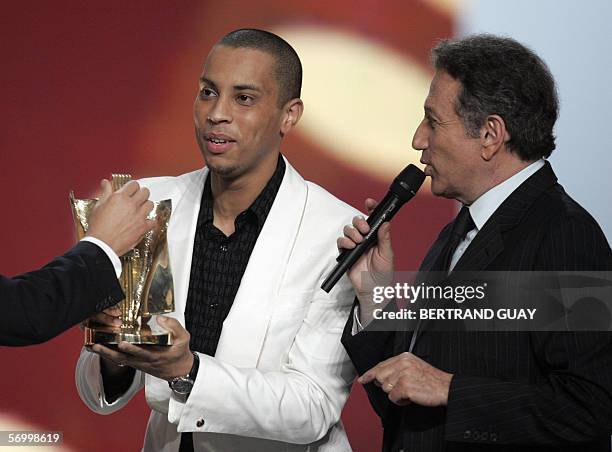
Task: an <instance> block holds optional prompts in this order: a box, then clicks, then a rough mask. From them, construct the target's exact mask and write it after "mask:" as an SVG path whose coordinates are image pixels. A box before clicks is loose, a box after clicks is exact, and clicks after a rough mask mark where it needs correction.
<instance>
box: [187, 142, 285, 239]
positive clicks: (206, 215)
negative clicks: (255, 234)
mask: <svg viewBox="0 0 612 452" xmlns="http://www.w3.org/2000/svg"><path fill="white" fill-rule="evenodd" d="M285 167H286V165H285V160H284V159H283V156H282V155H280V154H279V155H278V162H277V164H276V170H275V171H274V174H272V177H271V178H270V180H269V181H268V183H267V184H266V186H265V187H264V189H263V190H262V191H261V193H259V195H258V196H257V198H255V201H253V203H252V204H251V205H250V206H249V208H248V209H246V210H245V211H244V212H241V213H240V214H239V215H238V216H237V217H236V223H235V224H236V230H238V227H239V226H240V224H242V223H243V222H244V221H253V222H255V224H256V225H257V227H258V229H260V230H261V228H262V227H263V225H264V223H265V222H266V218H267V217H268V214H269V213H270V209H271V208H272V204H273V203H274V199H275V198H276V194H277V193H278V189H279V188H280V185H281V182H282V181H283V177H284V175H285ZM210 179H211V178H210V171H209V172H208V176H207V177H206V181H205V182H204V192H203V193H202V202H201V206H200V214H199V216H198V227H199V226H201V225H203V224H207V223H211V224H212V222H213V199H212V189H211V185H210Z"/></svg>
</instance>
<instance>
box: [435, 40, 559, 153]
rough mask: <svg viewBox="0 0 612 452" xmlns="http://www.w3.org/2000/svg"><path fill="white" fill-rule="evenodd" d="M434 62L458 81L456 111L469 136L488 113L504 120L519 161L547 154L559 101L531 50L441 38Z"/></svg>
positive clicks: (509, 43) (500, 42) (552, 143)
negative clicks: (458, 90) (459, 89)
mask: <svg viewBox="0 0 612 452" xmlns="http://www.w3.org/2000/svg"><path fill="white" fill-rule="evenodd" d="M432 63H433V65H434V67H435V69H436V70H437V71H444V72H446V73H447V74H449V75H450V76H451V77H453V78H454V79H455V80H458V81H459V82H461V91H460V92H459V94H458V96H457V103H456V105H455V110H456V112H457V114H458V115H459V117H461V118H462V120H463V124H464V126H465V128H466V130H467V131H468V134H470V135H471V136H474V137H475V136H477V135H478V131H479V129H480V128H481V127H482V126H483V125H484V123H485V120H486V118H487V116H488V115H492V114H497V115H499V116H501V117H502V118H503V119H504V122H505V123H506V129H507V130H508V133H509V134H510V141H509V142H508V148H509V149H511V150H512V151H513V152H515V153H516V154H517V155H518V156H519V157H520V158H521V159H522V160H525V161H532V160H536V159H538V158H541V157H548V156H550V154H551V152H552V151H553V150H554V149H555V136H554V134H553V128H554V125H555V122H556V121H557V116H558V113H559V100H558V98H557V90H556V88H555V81H554V79H553V76H552V75H551V73H550V70H549V69H548V67H547V66H546V64H545V63H544V61H542V59H541V58H540V57H538V56H537V55H536V54H535V53H534V52H533V51H531V50H530V49H528V48H527V47H525V46H524V45H522V44H520V43H519V42H517V41H515V40H514V39H511V38H506V37H500V36H495V35H490V34H478V35H472V36H468V37H466V38H463V39H457V40H443V41H441V42H440V43H439V44H438V45H436V47H434V48H433V50H432Z"/></svg>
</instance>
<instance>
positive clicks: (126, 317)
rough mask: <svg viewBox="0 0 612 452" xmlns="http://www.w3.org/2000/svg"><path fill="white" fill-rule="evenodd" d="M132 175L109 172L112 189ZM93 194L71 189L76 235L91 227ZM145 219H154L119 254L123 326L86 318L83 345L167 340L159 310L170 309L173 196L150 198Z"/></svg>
mask: <svg viewBox="0 0 612 452" xmlns="http://www.w3.org/2000/svg"><path fill="white" fill-rule="evenodd" d="M131 179H132V176H131V175H129V174H113V175H112V178H111V184H112V187H113V191H116V190H118V189H120V188H121V187H123V186H124V185H125V184H126V183H128V182H129V181H130V180H131ZM97 201H98V200H97V199H75V197H74V193H73V192H70V204H71V206H72V214H73V216H74V224H75V228H76V235H77V240H80V239H82V238H83V237H84V236H85V234H86V233H87V229H88V227H89V222H88V218H89V214H90V213H91V211H92V209H93V208H94V206H95V205H96V202H97ZM154 205H155V206H154V208H153V210H152V211H151V213H150V214H149V217H148V218H149V219H152V220H155V221H156V223H157V225H156V227H155V228H153V230H151V231H149V232H147V233H146V234H145V236H144V237H143V239H142V240H141V241H140V243H138V245H136V247H135V248H134V249H133V250H132V251H129V252H128V253H126V254H124V255H123V256H121V257H120V259H121V268H122V271H121V278H120V279H119V283H120V284H121V287H122V289H123V293H125V299H124V300H123V301H122V302H120V303H119V304H118V306H119V308H120V309H121V322H122V323H121V326H117V327H114V326H107V325H100V324H97V323H93V322H92V321H89V322H88V323H87V324H86V325H85V329H84V331H85V345H93V344H109V345H116V344H118V343H119V342H121V341H127V342H130V343H132V344H139V345H171V343H172V338H171V337H170V333H168V332H167V331H166V330H164V329H163V328H161V327H160V326H159V325H158V323H157V315H159V314H164V313H168V312H172V311H174V285H173V282H172V272H171V270H170V260H169V257H168V242H167V240H166V233H167V231H168V222H169V220H170V214H171V213H172V201H171V200H169V199H167V200H164V201H158V202H155V203H154Z"/></svg>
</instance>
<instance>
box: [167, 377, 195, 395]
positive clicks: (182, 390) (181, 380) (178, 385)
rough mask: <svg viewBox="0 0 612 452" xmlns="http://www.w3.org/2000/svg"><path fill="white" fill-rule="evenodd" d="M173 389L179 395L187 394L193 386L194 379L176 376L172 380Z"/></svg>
mask: <svg viewBox="0 0 612 452" xmlns="http://www.w3.org/2000/svg"><path fill="white" fill-rule="evenodd" d="M170 387H171V388H172V390H173V391H174V392H175V393H176V394H179V395H187V394H189V393H190V392H191V389H192V388H193V380H192V379H191V378H187V377H176V378H174V379H173V380H172V381H171V382H170Z"/></svg>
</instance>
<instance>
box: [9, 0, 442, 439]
mask: <svg viewBox="0 0 612 452" xmlns="http://www.w3.org/2000/svg"><path fill="white" fill-rule="evenodd" d="M446 3H447V2H443V1H441V0H440V1H433V0H430V1H387V2H378V1H373V0H356V1H355V0H334V1H325V2H323V1H321V2H283V1H280V0H262V1H257V2H249V1H244V2H231V1H230V2H221V3H218V2H196V1H174V2H162V1H155V2H151V1H140V0H139V1H130V2H118V1H110V2H102V3H100V2H98V3H94V2H77V1H73V2H69V1H55V2H45V1H38V2H35V1H25V2H14V3H11V4H6V5H3V13H2V15H1V18H0V24H1V26H0V61H1V69H0V86H2V88H3V94H2V96H1V98H2V101H0V118H1V119H2V127H1V128H0V170H1V177H0V193H2V197H3V200H4V201H3V203H2V221H1V222H0V249H1V250H2V251H1V253H2V254H1V256H2V258H1V259H0V272H1V273H2V274H8V275H13V274H17V273H20V272H24V271H27V270H30V269H33V268H35V267H36V266H40V265H43V264H44V263H45V262H46V261H48V260H50V259H51V258H52V257H53V256H56V255H58V254H61V253H62V252H63V251H65V250H66V249H67V248H69V247H70V246H71V245H72V243H73V241H74V234H73V230H72V229H73V227H72V220H71V214H70V209H69V204H68V192H69V190H71V189H75V190H76V192H77V194H78V195H79V196H81V197H83V196H88V195H92V194H94V192H95V191H96V189H97V184H98V182H99V180H100V179H101V178H102V177H108V176H109V174H110V173H111V172H132V173H133V174H134V175H135V176H136V177H143V176H154V175H176V174H180V173H181V172H184V171H189V170H192V169H195V168H197V167H199V166H201V165H202V164H203V163H202V160H201V157H200V154H199V151H198V149H197V146H196V144H195V142H194V139H193V129H192V114H191V106H192V102H193V99H194V97H195V94H196V87H197V78H198V76H199V72H200V69H201V65H202V63H203V61H204V59H205V57H206V55H207V52H208V50H209V48H210V46H211V45H212V44H213V43H214V42H215V41H216V40H217V39H218V38H219V37H220V36H222V35H223V34H225V33H226V32H228V31H231V30H233V29H236V28H242V27H256V28H264V29H269V30H271V31H277V32H278V33H280V34H281V35H283V36H285V37H286V38H287V39H288V40H290V42H291V43H294V44H295V46H296V48H297V50H298V53H300V54H302V52H303V62H304V71H305V78H304V84H305V86H304V101H305V104H306V110H305V116H304V120H303V123H304V124H303V127H302V125H301V124H300V126H298V130H297V131H296V133H292V134H291V135H290V136H289V137H288V139H287V140H286V143H285V145H284V150H283V151H284V153H285V155H286V156H287V157H288V158H289V160H290V161H291V162H292V163H293V165H294V166H296V167H297V168H298V169H299V170H300V171H301V173H302V174H303V175H304V176H305V177H306V178H307V179H310V180H313V181H315V182H317V183H319V184H320V185H322V186H324V187H325V188H327V189H328V190H329V191H331V192H332V193H334V194H335V195H337V196H338V197H340V198H342V199H344V200H346V201H347V202H349V203H350V204H353V205H354V206H356V207H358V208H362V206H363V200H364V199H365V197H366V196H373V197H380V196H382V195H383V194H384V192H385V191H386V189H387V187H388V185H389V183H390V181H391V179H392V178H393V177H394V175H395V174H396V173H397V172H399V170H400V169H401V168H402V167H403V166H404V165H406V164H407V163H409V162H411V161H413V162H414V161H418V157H419V154H418V153H417V152H416V151H414V150H412V149H411V146H410V141H411V137H412V134H413V132H414V126H415V125H416V124H417V123H418V121H419V118H418V117H416V116H415V115H416V114H418V113H415V111H416V112H419V111H420V110H421V105H422V102H423V100H424V98H425V96H426V94H427V90H426V89H427V84H428V77H429V76H430V75H431V71H430V69H429V67H428V50H429V48H430V47H431V46H432V44H433V43H435V41H436V40H438V39H440V38H443V37H448V36H450V35H452V33H453V22H454V19H453V17H454V16H453V12H452V11H450V10H449V9H448V8H447V7H446V6H444V5H445V4H446ZM338 48H346V49H347V50H346V52H340V53H338V52H336V53H337V55H329V54H326V53H325V52H326V49H327V50H329V49H338ZM387 73H388V74H390V76H395V77H396V78H395V79H392V80H391V81H386V80H384V79H379V77H384V76H385V74H387ZM394 74H395V75H394ZM370 79H372V80H371V83H366V82H364V80H366V81H367V80H370ZM412 80H414V82H412ZM402 81H403V82H402ZM406 81H410V82H409V83H407V82H406ZM321 86H324V87H325V88H326V89H328V90H329V91H328V92H320V91H321V90H320V89H319V88H320V87H321ZM326 102H327V103H326ZM330 102H331V103H330ZM328 103H330V107H329V108H328V107H327V105H328ZM317 107H318V108H317ZM323 107H324V108H323ZM332 108H333V110H332ZM308 115H310V116H308ZM396 122H397V124H398V125H399V126H396V125H395V123H396ZM363 124H368V125H370V127H365V128H364V127H363ZM396 142H397V143H400V145H398V146H400V147H401V148H397V146H396V147H395V148H394V147H393V146H394V145H393V143H396ZM370 143H375V144H376V143H378V144H379V146H378V145H376V146H374V145H371V144H370ZM390 143H391V144H390ZM396 148H397V149H396ZM396 151H397V152H396ZM453 209H454V205H453V204H452V203H450V202H447V201H442V200H439V199H434V198H433V197H432V196H431V195H430V194H429V192H428V188H425V187H424V189H423V190H422V191H421V193H419V195H418V196H417V197H416V198H415V200H414V201H413V202H412V203H411V204H410V206H409V207H408V208H406V209H405V210H404V211H403V212H401V213H400V214H399V215H398V217H397V219H396V220H394V228H393V231H394V232H393V236H394V244H395V248H396V251H397V254H398V268H399V269H400V270H412V269H415V268H416V267H417V265H418V263H419V262H420V260H421V258H422V257H423V255H424V253H425V251H426V249H427V247H428V246H429V244H430V243H431V242H432V241H433V240H434V239H435V237H436V235H437V232H438V231H439V229H440V227H441V226H442V225H443V224H444V223H446V222H447V221H448V220H449V219H450V217H451V216H452V212H453ZM339 232H340V231H339ZM0 309H1V301H0ZM0 315H1V314H0ZM81 344H82V336H81V332H80V331H79V329H78V328H73V329H72V330H70V331H68V332H67V333H64V334H63V335H61V336H60V337H58V338H56V339H54V340H52V341H50V342H48V343H46V344H44V345H39V346H33V347H27V348H15V349H11V348H2V349H0V356H1V363H2V372H1V373H0V430H12V429H32V430H61V431H63V432H64V441H65V444H64V448H65V449H66V450H88V451H96V450H99V451H109V450H121V451H128V450H138V449H139V448H140V446H141V445H142V438H143V435H144V430H145V425H146V420H147V418H148V413H149V409H148V407H147V406H146V403H145V401H144V397H143V395H142V394H141V395H139V396H138V397H136V398H135V399H134V400H133V401H132V402H131V403H130V404H129V406H128V407H126V408H125V409H123V410H121V411H120V412H118V413H116V414H114V415H111V416H100V415H97V414H94V413H93V412H91V411H89V409H88V408H86V407H85V405H84V404H83V403H82V402H81V401H80V399H79V397H78V395H77V393H76V389H75V385H74V365H75V363H76V360H77V357H78V354H79V351H80V348H81ZM343 421H344V423H345V426H346V429H347V431H348V434H349V438H350V441H351V444H352V446H353V448H354V450H356V451H374V450H378V449H379V448H380V441H381V431H380V422H379V420H378V418H377V417H376V416H375V414H374V413H373V411H372V410H371V408H370V406H369V404H368V401H367V399H366V397H365V396H364V392H363V390H362V389H361V387H359V385H358V384H356V385H355V387H354V389H353V393H352V395H351V398H350V399H349V402H348V404H347V405H346V407H345V410H344V413H343ZM17 426H20V428H17ZM24 427H25V428H24Z"/></svg>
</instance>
